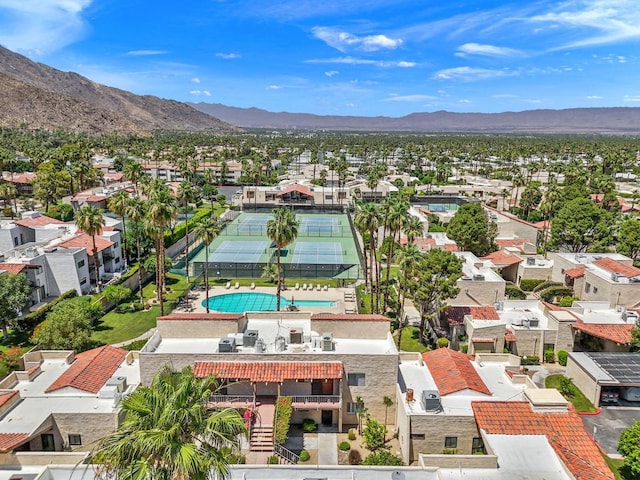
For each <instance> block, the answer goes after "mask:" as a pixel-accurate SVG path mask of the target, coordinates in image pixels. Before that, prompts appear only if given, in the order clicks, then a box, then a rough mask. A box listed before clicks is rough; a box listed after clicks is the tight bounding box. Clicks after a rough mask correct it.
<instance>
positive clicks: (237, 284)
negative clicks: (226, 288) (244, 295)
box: [233, 282, 240, 290]
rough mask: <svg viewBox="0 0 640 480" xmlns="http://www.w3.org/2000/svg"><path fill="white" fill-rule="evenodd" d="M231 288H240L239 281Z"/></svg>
mask: <svg viewBox="0 0 640 480" xmlns="http://www.w3.org/2000/svg"><path fill="white" fill-rule="evenodd" d="M233 288H235V289H236V290H238V289H239V288H240V282H236V284H235V285H234V286H233Z"/></svg>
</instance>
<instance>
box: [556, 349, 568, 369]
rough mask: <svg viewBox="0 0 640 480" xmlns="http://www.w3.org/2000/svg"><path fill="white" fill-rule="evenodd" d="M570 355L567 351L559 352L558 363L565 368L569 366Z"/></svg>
mask: <svg viewBox="0 0 640 480" xmlns="http://www.w3.org/2000/svg"><path fill="white" fill-rule="evenodd" d="M568 356H569V354H568V353H567V352H566V351H565V350H560V351H559V352H558V363H559V364H560V365H562V366H563V367H566V366H567V357H568Z"/></svg>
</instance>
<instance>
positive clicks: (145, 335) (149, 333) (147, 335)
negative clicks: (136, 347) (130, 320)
mask: <svg viewBox="0 0 640 480" xmlns="http://www.w3.org/2000/svg"><path fill="white" fill-rule="evenodd" d="M154 333H156V329H155V328H151V329H149V330H147V331H146V332H144V333H143V334H142V335H140V336H139V337H136V338H132V339H131V340H125V341H124V342H120V343H112V344H111V346H112V347H124V346H125V345H129V344H130V343H133V342H136V341H138V340H146V339H148V338H151V337H152V336H153V334H154Z"/></svg>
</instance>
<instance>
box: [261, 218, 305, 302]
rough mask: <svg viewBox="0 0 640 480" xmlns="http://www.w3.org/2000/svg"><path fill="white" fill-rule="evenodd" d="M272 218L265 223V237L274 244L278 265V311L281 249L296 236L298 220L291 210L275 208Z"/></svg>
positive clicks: (280, 287)
mask: <svg viewBox="0 0 640 480" xmlns="http://www.w3.org/2000/svg"><path fill="white" fill-rule="evenodd" d="M272 213H273V220H269V222H268V223H267V237H269V239H271V241H272V242H273V243H275V245H276V258H277V265H278V283H277V287H276V310H277V311H280V292H281V291H282V283H283V282H282V280H283V279H282V265H281V264H280V256H281V250H282V249H283V248H284V247H286V246H287V245H289V244H290V243H291V242H293V240H295V238H296V237H297V236H298V227H299V225H300V222H298V221H297V220H296V216H295V213H293V210H289V209H288V208H275V209H273V211H272Z"/></svg>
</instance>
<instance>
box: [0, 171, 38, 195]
mask: <svg viewBox="0 0 640 480" xmlns="http://www.w3.org/2000/svg"><path fill="white" fill-rule="evenodd" d="M35 178H36V174H35V173H32V172H25V173H13V172H2V180H3V181H5V182H9V183H13V184H14V185H15V186H16V192H17V193H18V196H25V197H30V196H32V195H33V180H34V179H35Z"/></svg>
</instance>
